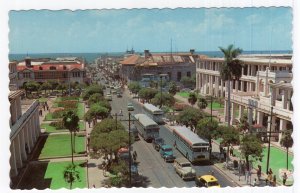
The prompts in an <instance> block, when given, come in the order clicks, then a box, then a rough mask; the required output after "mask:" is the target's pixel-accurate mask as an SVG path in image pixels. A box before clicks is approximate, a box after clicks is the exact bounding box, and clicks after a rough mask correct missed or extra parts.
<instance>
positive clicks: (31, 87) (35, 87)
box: [24, 81, 40, 96]
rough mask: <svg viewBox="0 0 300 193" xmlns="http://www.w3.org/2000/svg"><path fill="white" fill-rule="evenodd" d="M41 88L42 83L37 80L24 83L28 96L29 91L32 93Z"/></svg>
mask: <svg viewBox="0 0 300 193" xmlns="http://www.w3.org/2000/svg"><path fill="white" fill-rule="evenodd" d="M39 88H40V84H39V83H37V82H35V81H29V82H26V83H25V85H24V89H25V92H26V96H27V93H28V92H30V94H31V93H32V92H35V91H38V90H39Z"/></svg>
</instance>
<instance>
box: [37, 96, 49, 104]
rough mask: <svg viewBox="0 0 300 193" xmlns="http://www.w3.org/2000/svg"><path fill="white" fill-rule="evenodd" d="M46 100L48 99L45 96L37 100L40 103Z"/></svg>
mask: <svg viewBox="0 0 300 193" xmlns="http://www.w3.org/2000/svg"><path fill="white" fill-rule="evenodd" d="M47 101H48V99H47V98H45V97H41V98H39V102H40V103H44V102H47Z"/></svg>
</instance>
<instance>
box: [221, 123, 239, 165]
mask: <svg viewBox="0 0 300 193" xmlns="http://www.w3.org/2000/svg"><path fill="white" fill-rule="evenodd" d="M216 132H217V133H216V136H217V137H221V138H222V139H223V140H222V145H224V146H226V147H227V159H226V161H228V156H229V147H230V145H234V144H239V142H240V134H239V131H238V130H237V129H235V128H234V127H232V126H230V127H228V126H225V125H220V126H219V127H218V130H217V131H216Z"/></svg>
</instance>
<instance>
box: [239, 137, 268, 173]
mask: <svg viewBox="0 0 300 193" xmlns="http://www.w3.org/2000/svg"><path fill="white" fill-rule="evenodd" d="M240 150H241V153H242V155H243V156H244V157H245V159H246V164H247V169H248V170H249V156H251V157H252V158H254V159H257V160H258V159H261V158H262V152H263V147H262V144H261V143H260V140H259V139H258V138H257V137H256V136H255V135H252V134H246V135H245V136H244V137H243V139H242V142H241V145H240Z"/></svg>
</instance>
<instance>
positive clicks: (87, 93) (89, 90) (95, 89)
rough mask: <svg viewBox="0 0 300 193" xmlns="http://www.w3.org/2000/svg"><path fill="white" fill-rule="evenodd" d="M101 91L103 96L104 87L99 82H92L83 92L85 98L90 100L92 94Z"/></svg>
mask: <svg viewBox="0 0 300 193" xmlns="http://www.w3.org/2000/svg"><path fill="white" fill-rule="evenodd" d="M95 93H99V94H101V95H102V96H103V87H102V86H101V85H98V84H92V85H90V86H88V87H86V89H85V91H84V93H83V94H82V98H83V100H88V99H89V98H90V96H91V95H93V94H95Z"/></svg>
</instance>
